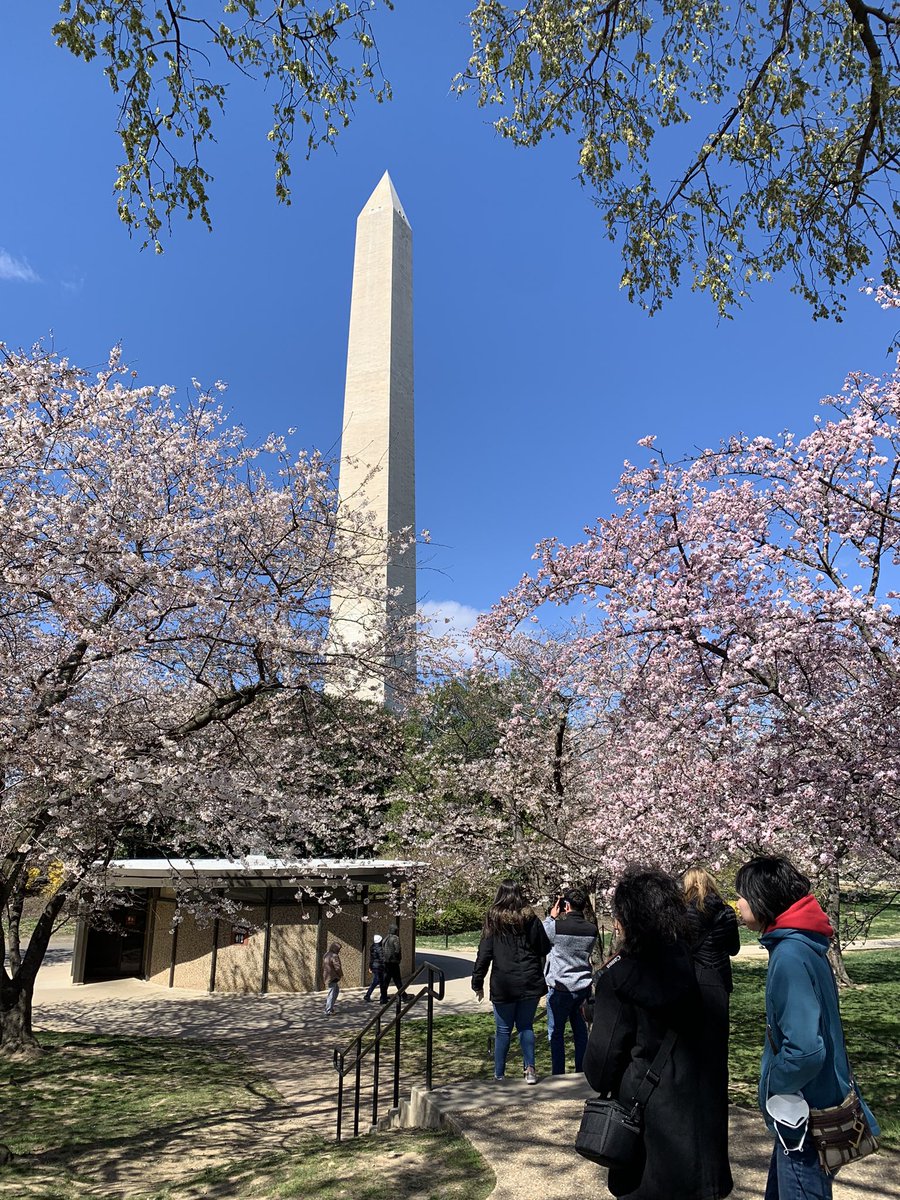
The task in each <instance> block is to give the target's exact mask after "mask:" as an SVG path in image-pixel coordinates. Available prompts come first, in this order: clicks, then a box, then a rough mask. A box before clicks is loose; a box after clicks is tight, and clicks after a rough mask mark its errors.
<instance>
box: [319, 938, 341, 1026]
mask: <svg viewBox="0 0 900 1200" xmlns="http://www.w3.org/2000/svg"><path fill="white" fill-rule="evenodd" d="M342 949H343V947H342V946H341V943H340V942H332V943H331V945H330V946H329V947H328V953H327V954H326V955H325V957H324V958H323V959H322V978H323V980H324V981H325V986H326V988H327V989H328V992H327V994H326V996H325V1016H326V1017H330V1016H331V1014H332V1013H333V1012H334V1002H335V1000H337V998H338V992H339V991H340V990H341V980H342V979H343V978H344V968H343V966H342V965H341V950H342Z"/></svg>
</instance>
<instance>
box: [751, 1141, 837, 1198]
mask: <svg viewBox="0 0 900 1200" xmlns="http://www.w3.org/2000/svg"><path fill="white" fill-rule="evenodd" d="M765 1200H831V1176H830V1175H826V1174H825V1172H824V1171H823V1170H822V1168H821V1167H820V1166H819V1154H818V1151H817V1150H816V1148H815V1146H813V1145H811V1144H810V1142H809V1140H807V1142H806V1144H805V1145H804V1147H803V1149H802V1150H792V1151H791V1152H790V1154H785V1152H784V1148H783V1147H782V1145H781V1143H780V1142H778V1141H776V1142H775V1149H774V1150H773V1151H772V1162H771V1164H770V1165H769V1178H768V1180H767V1182H766V1195H765Z"/></svg>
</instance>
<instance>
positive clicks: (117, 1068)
mask: <svg viewBox="0 0 900 1200" xmlns="http://www.w3.org/2000/svg"><path fill="white" fill-rule="evenodd" d="M38 1040H39V1041H40V1043H41V1046H42V1047H43V1048H44V1050H45V1053H44V1054H43V1056H42V1057H41V1058H38V1059H36V1060H34V1061H26V1062H9V1061H5V1060H3V1059H0V1140H2V1141H3V1142H4V1143H5V1144H6V1145H7V1146H9V1147H10V1149H11V1150H13V1152H14V1153H16V1154H35V1153H45V1152H47V1151H51V1152H53V1153H56V1152H68V1151H77V1150H80V1149H83V1148H84V1147H86V1146H89V1145H93V1144H94V1143H95V1142H97V1141H98V1140H101V1141H102V1140H103V1138H104V1137H109V1136H115V1137H117V1138H128V1137H134V1138H139V1137H140V1135H141V1134H142V1133H143V1132H145V1131H147V1130H151V1129H152V1130H157V1129H159V1127H160V1126H163V1125H166V1124H168V1123H169V1122H173V1121H181V1120H183V1119H184V1116H185V1113H191V1114H192V1115H195V1116H200V1115H203V1114H206V1113H221V1112H225V1111H232V1110H238V1111H247V1110H250V1109H255V1108H260V1107H262V1106H264V1105H266V1104H272V1103H274V1102H275V1101H276V1100H278V1098H279V1096H278V1093H277V1092H276V1091H275V1089H274V1088H272V1087H271V1085H270V1084H269V1083H268V1081H267V1080H266V1079H264V1078H263V1076H262V1075H260V1074H259V1073H258V1072H256V1071H255V1070H254V1069H253V1068H251V1067H250V1066H248V1064H247V1062H246V1060H245V1059H244V1057H243V1055H241V1054H240V1053H235V1052H232V1051H229V1050H225V1049H220V1048H218V1047H211V1046H209V1045H206V1044H202V1043H198V1042H189V1041H170V1040H168V1039H164V1038H147V1037H136V1038H122V1037H103V1036H100V1035H97V1034H86V1033H45V1032H39V1033H38Z"/></svg>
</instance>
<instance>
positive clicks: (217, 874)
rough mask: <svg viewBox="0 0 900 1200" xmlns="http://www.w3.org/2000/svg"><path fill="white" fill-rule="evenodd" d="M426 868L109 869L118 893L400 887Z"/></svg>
mask: <svg viewBox="0 0 900 1200" xmlns="http://www.w3.org/2000/svg"><path fill="white" fill-rule="evenodd" d="M424 865H425V864H424V863H420V862H412V861H408V860H401V859H387V858H296V859H294V858H266V857H265V856H264V855H250V856H249V857H248V858H246V859H242V860H236V859H229V858H119V859H113V860H112V862H110V863H109V864H108V866H107V868H106V882H107V884H108V886H110V887H113V888H149V887H174V886H176V885H180V886H184V885H187V886H188V887H192V886H197V887H210V886H220V887H229V886H230V887H266V886H268V885H271V884H273V883H281V884H283V885H290V884H297V885H301V884H303V885H308V886H314V887H316V886H318V887H321V885H322V884H323V883H326V882H329V883H333V884H334V883H340V882H342V881H346V882H350V883H354V884H379V883H381V884H383V883H390V882H395V881H396V882H400V881H402V880H404V879H406V878H407V876H408V875H409V874H410V873H411V872H412V871H414V870H415V869H416V868H420V867H423V866H424Z"/></svg>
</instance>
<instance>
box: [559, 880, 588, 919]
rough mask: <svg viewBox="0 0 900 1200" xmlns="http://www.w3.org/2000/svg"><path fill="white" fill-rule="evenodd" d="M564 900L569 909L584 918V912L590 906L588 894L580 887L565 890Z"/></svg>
mask: <svg viewBox="0 0 900 1200" xmlns="http://www.w3.org/2000/svg"><path fill="white" fill-rule="evenodd" d="M562 898H563V900H565V902H566V904H568V906H569V908H571V909H574V911H575V912H577V913H579V914H580V915H581V916H584V910H585V909H586V908H587V905H588V898H587V892H585V891H584V890H583V889H582V888H580V887H570V888H563V893H562Z"/></svg>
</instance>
